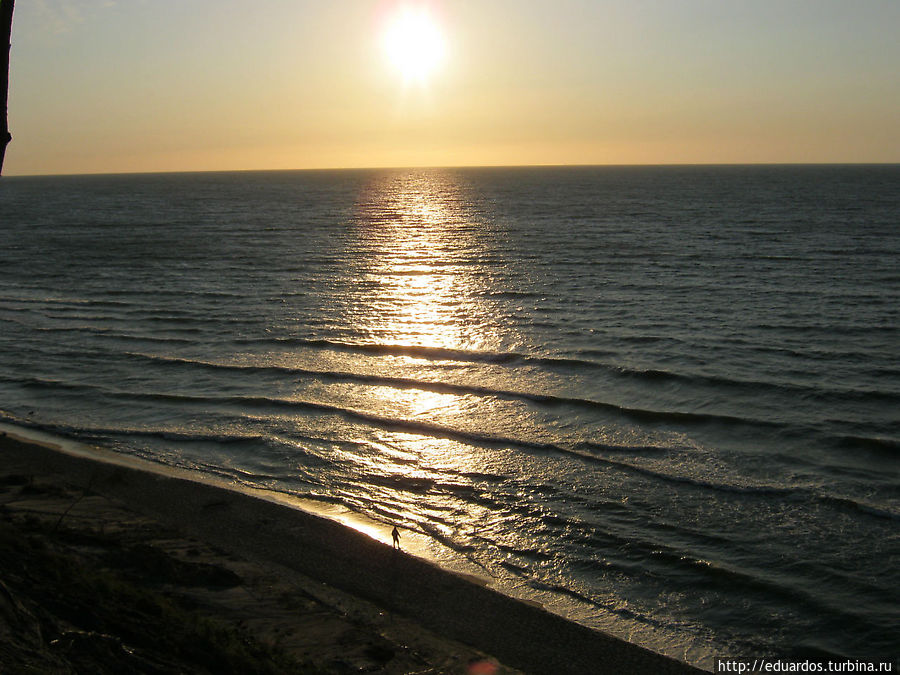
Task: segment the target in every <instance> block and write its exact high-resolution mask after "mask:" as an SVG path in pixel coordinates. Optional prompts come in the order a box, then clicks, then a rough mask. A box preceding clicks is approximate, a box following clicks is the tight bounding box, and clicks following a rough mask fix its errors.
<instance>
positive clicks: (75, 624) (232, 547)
mask: <svg viewBox="0 0 900 675" xmlns="http://www.w3.org/2000/svg"><path fill="white" fill-rule="evenodd" d="M0 448H2V450H0V451H2V467H3V468H2V477H0V484H2V487H0V494H2V504H3V506H2V522H3V527H4V530H3V537H4V540H5V542H6V543H5V545H4V549H5V550H4V553H3V557H2V561H3V563H4V569H3V570H2V577H0V578H2V579H3V583H4V586H3V588H2V591H3V595H4V598H3V603H4V606H3V613H2V617H3V622H4V623H3V624H2V625H0V632H2V633H3V634H4V635H5V639H4V640H3V641H2V642H3V644H4V645H5V646H4V647H2V649H3V650H4V651H3V652H2V654H0V657H2V660H3V662H4V664H6V667H7V668H9V670H8V671H6V670H4V672H34V671H33V670H29V667H31V668H37V672H72V670H71V669H72V667H73V666H72V664H73V663H74V664H76V665H77V666H78V667H80V668H81V669H84V668H94V669H95V672H107V671H109V672H113V671H114V670H115V669H116V667H118V668H121V667H128V668H131V669H132V670H133V672H179V671H181V670H183V669H193V670H195V671H196V672H202V667H200V668H199V669H198V668H197V665H196V663H197V662H192V661H190V660H189V657H190V655H187V656H185V655H184V654H179V653H176V652H177V650H175V649H174V648H173V649H171V651H170V649H169V645H168V643H163V644H158V645H156V648H155V649H154V648H153V645H152V644H150V645H143V646H135V644H134V639H136V638H131V637H129V635H130V634H129V631H131V632H134V630H135V629H134V626H133V625H130V624H128V621H126V619H125V617H126V615H127V616H131V615H133V614H134V612H136V611H137V609H138V608H136V607H127V605H126V608H125V609H122V608H121V607H120V608H119V609H118V610H116V611H118V612H120V616H121V617H122V621H121V622H117V621H116V619H115V617H113V619H109V618H107V619H105V623H103V624H102V625H103V629H102V630H97V628H96V626H95V625H93V624H91V621H94V622H96V621H98V620H99V619H98V618H97V614H98V612H97V611H94V608H96V607H103V606H105V604H106V598H103V597H91V598H89V606H90V611H88V610H87V609H85V610H83V614H79V613H78V611H76V610H73V609H72V608H73V607H75V606H76V605H75V604H73V603H75V602H76V600H77V598H75V596H77V594H78V592H79V589H80V588H81V586H80V585H79V584H73V585H71V586H69V587H67V588H66V589H65V590H63V591H62V593H63V595H66V594H68V593H71V594H72V595H73V599H72V603H69V604H68V605H67V603H65V602H63V600H62V599H61V598H60V597H54V598H52V600H49V601H48V600H47V599H46V598H42V597H41V593H40V591H39V589H40V588H42V587H45V586H46V584H48V583H51V581H50V580H42V579H41V578H39V577H40V572H41V565H36V564H34V563H33V562H32V563H31V564H30V565H29V566H28V569H26V570H24V571H23V569H22V568H23V563H22V561H21V560H19V559H18V558H17V557H16V556H13V555H12V554H11V550H15V551H17V555H18V554H21V552H22V551H28V550H30V549H32V548H37V549H39V550H40V551H42V552H43V554H47V551H51V552H52V553H53V555H54V556H63V557H64V558H66V559H68V560H70V561H71V560H74V561H75V562H74V563H72V564H74V565H75V566H79V565H80V566H82V567H86V568H88V569H90V570H92V571H94V572H96V570H98V569H102V570H104V571H105V573H108V574H111V575H113V576H116V577H117V578H118V577H122V578H125V579H130V583H134V584H138V585H139V586H142V587H144V588H151V589H153V590H154V592H156V593H159V594H161V595H162V596H163V597H164V598H166V599H167V600H166V601H167V602H168V601H169V600H170V599H173V598H174V599H175V600H177V602H178V603H182V604H184V603H186V604H187V605H189V606H190V607H191V608H192V610H193V611H195V612H200V614H201V615H208V616H212V617H215V619H214V620H215V621H216V622H221V623H222V628H221V630H223V631H225V632H226V633H229V631H231V632H230V633H229V634H230V635H232V636H235V635H236V636H238V637H237V638H233V639H235V640H236V641H237V642H239V643H241V644H243V645H251V646H252V648H248V650H249V651H247V650H245V651H246V653H244V652H242V653H241V654H239V655H238V656H235V657H233V658H234V659H245V660H246V661H243V662H242V663H244V666H243V667H242V669H244V670H245V671H246V667H247V666H246V663H252V664H255V665H254V666H253V667H254V668H255V667H257V665H258V667H259V668H260V670H258V671H257V672H385V673H411V672H416V673H445V672H446V673H466V672H497V673H514V672H532V673H550V672H553V673H602V672H617V673H644V672H654V673H689V672H700V671H697V670H695V669H693V668H691V667H689V666H686V665H684V664H681V663H679V662H677V661H674V660H672V659H669V658H666V657H662V656H659V655H656V654H654V653H652V652H650V651H647V650H645V649H643V648H640V647H637V646H635V645H631V644H629V643H627V642H624V641H621V640H618V639H614V638H611V637H607V636H605V635H603V634H601V633H599V632H596V631H592V630H589V629H587V628H585V627H582V626H579V625H576V624H574V623H571V622H568V621H566V620H564V619H562V618H560V617H558V616H555V615H553V614H550V613H548V612H546V611H544V610H543V609H541V608H540V607H537V606H534V605H531V604H528V603H523V602H519V601H515V600H513V599H510V598H508V597H505V596H503V595H501V594H499V593H497V592H495V591H493V590H491V589H489V588H487V587H486V586H485V585H484V584H483V583H481V582H479V581H478V580H473V579H469V578H463V577H462V576H459V575H455V574H452V573H450V572H447V571H444V570H441V569H439V568H438V567H437V566H435V565H433V564H431V563H430V562H428V561H425V560H422V559H419V558H416V557H414V556H412V555H409V554H407V553H405V552H402V551H397V550H393V549H392V548H391V547H390V546H388V545H385V544H384V543H382V542H380V541H376V540H375V539H373V538H371V537H369V536H367V535H366V534H363V533H361V532H358V531H354V530H353V529H351V528H348V527H345V526H343V525H341V524H339V523H336V522H333V521H330V520H328V519H325V518H322V517H320V516H317V515H314V514H311V513H308V512H304V511H301V510H298V509H295V508H291V507H289V506H287V505H284V504H279V503H276V502H273V501H268V500H265V499H261V498H259V497H258V496H253V495H250V494H246V493H242V492H240V491H235V490H228V489H225V488H223V487H220V486H216V485H212V484H209V483H205V482H198V481H195V480H191V479H190V478H189V477H186V476H183V475H174V474H173V473H172V472H168V473H166V472H163V471H151V470H148V469H149V468H152V467H149V466H148V467H141V466H139V465H138V464H137V463H135V462H131V461H121V460H120V461H117V460H116V458H115V457H114V456H113V453H104V452H103V451H102V450H101V449H97V450H96V451H94V452H92V453H85V454H82V455H80V456H76V455H74V454H70V453H68V452H66V451H64V450H63V449H62V448H61V447H50V445H49V444H44V443H36V442H34V441H30V440H28V439H25V438H24V437H18V436H14V435H12V434H9V433H7V434H5V435H4V436H3V437H2V438H0ZM35 542H38V543H35ZM43 554H42V555H43ZM67 564H68V563H67ZM17 565H18V566H19V567H18V568H17V567H16V566H17ZM57 566H58V565H57ZM50 567H52V566H48V569H49V568H50ZM17 570H18V573H17ZM48 574H50V573H49V572H48ZM100 588H103V589H109V588H117V586H110V584H108V583H106V584H101V586H100ZM82 591H83V589H82ZM110 592H112V591H110ZM92 593H98V592H97V591H92ZM118 595H119V596H121V597H123V598H125V600H126V603H127V599H128V598H129V597H130V596H129V595H128V594H127V593H125V594H122V593H121V592H119V593H118ZM120 600H121V598H120ZM135 602H137V601H135ZM141 602H145V601H141ZM48 603H49V605H52V606H47V605H48ZM139 604H140V603H139ZM57 605H59V606H68V614H67V613H66V612H65V611H61V610H58V607H57ZM54 607H57V610H58V611H56V614H55V615H54V614H53V612H54ZM126 610H127V611H126ZM132 610H133V611H132ZM79 617H80V618H82V619H83V623H84V625H79ZM118 623H121V624H122V625H121V626H118V625H117V624H118ZM119 627H121V628H122V630H121V631H119V632H118V634H117V628H119ZM147 629H148V627H147V626H146V625H143V626H141V629H140V630H141V631H144V633H145V635H144V638H143V639H144V640H145V641H146V640H147V634H146V630H147ZM221 642H222V641H221V639H218V640H214V641H213V645H214V646H212V647H210V648H209V650H210V651H212V652H213V654H214V655H215V652H216V650H217V647H216V646H215V645H219V644H220V643H221ZM223 649H224V647H223ZM260 649H263V650H270V651H259V650H260ZM254 650H256V651H254ZM193 658H201V657H199V656H196V655H195V656H194V657H193ZM202 658H207V659H208V658H211V657H210V656H209V655H208V654H207V655H206V656H205V657H202ZM179 659H188V660H187V661H186V662H180V661H179ZM247 659H249V660H247ZM192 664H193V665H192ZM285 664H287V665H285ZM206 667H209V666H206ZM17 668H18V670H17ZM264 668H271V669H270V670H266V669H264ZM304 669H305V670H304ZM479 669H480V670H479ZM215 670H217V671H218V672H228V671H227V670H225V666H224V665H223V664H219V666H218V667H215ZM234 672H237V671H234Z"/></svg>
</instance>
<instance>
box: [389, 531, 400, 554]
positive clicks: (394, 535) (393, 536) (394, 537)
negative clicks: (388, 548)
mask: <svg viewBox="0 0 900 675" xmlns="http://www.w3.org/2000/svg"><path fill="white" fill-rule="evenodd" d="M391 539H392V540H393V542H394V543H393V547H394V548H396V549H397V550H398V551H399V550H400V531H399V530H398V529H397V526H396V525H394V529H393V530H391Z"/></svg>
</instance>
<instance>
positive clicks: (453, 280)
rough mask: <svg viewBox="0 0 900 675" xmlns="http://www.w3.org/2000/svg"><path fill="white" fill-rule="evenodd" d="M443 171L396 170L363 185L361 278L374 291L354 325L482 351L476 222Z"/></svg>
mask: <svg viewBox="0 0 900 675" xmlns="http://www.w3.org/2000/svg"><path fill="white" fill-rule="evenodd" d="M465 203H466V200H465V197H464V195H463V194H462V191H461V189H460V187H459V185H457V184H456V183H454V182H453V180H452V176H451V175H449V174H444V173H436V172H423V173H418V174H416V173H403V174H398V175H394V176H390V177H388V178H384V177H382V178H381V180H379V181H377V182H375V184H373V185H370V186H369V188H368V189H367V190H366V191H365V193H364V196H363V199H362V200H361V203H360V205H359V217H358V222H359V223H360V228H361V233H360V234H361V240H360V242H361V244H362V246H363V247H364V251H362V253H363V255H364V258H363V259H364V261H365V262H364V267H363V269H362V270H361V281H362V283H363V284H364V285H365V286H366V287H367V288H372V289H374V293H373V294H372V296H371V297H369V298H368V302H367V304H368V311H367V312H365V313H363V315H362V316H361V317H357V318H358V319H362V323H363V325H362V326H360V327H361V328H362V329H364V330H365V331H366V332H367V333H368V334H370V335H371V336H372V337H373V338H374V339H376V340H378V341H379V342H382V343H386V344H394V345H407V346H416V347H430V348H441V349H453V350H465V349H486V348H490V347H491V346H492V345H491V343H492V338H491V335H490V334H488V333H487V331H485V330H483V327H484V319H485V317H486V315H487V313H486V311H485V308H484V307H483V303H481V302H479V296H478V289H479V281H478V278H477V274H476V271H477V264H476V263H477V255H478V254H477V251H478V248H479V242H478V239H477V232H476V227H477V224H476V223H474V222H473V220H472V219H471V218H470V217H468V214H466V212H465V209H464V205H465Z"/></svg>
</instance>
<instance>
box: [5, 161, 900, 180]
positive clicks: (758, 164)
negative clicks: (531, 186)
mask: <svg viewBox="0 0 900 675" xmlns="http://www.w3.org/2000/svg"><path fill="white" fill-rule="evenodd" d="M753 166H755V167H767V166H768V167H778V166H783V167H792V166H793V167H801V166H809V167H815V166H820V167H826V166H848V167H849V166H860V167H861V166H900V161H897V162H669V163H665V162H663V163H620V164H591V163H573V164H556V163H548V164H458V165H452V164H448V165H415V164H409V165H395V166H321V167H305V168H295V169H188V170H178V169H172V170H166V169H163V170H159V171H88V172H84V173H30V174H15V173H14V174H9V173H5V174H2V175H0V179H3V178H63V177H78V176H164V175H179V174H212V173H300V172H310V173H312V172H317V171H318V172H324V171H348V172H349V171H404V170H406V171H412V170H419V171H435V170H460V169H564V168H572V169H577V168H610V169H615V168H647V169H650V168H679V167H681V168H690V167H697V168H700V167H723V168H725V167H753Z"/></svg>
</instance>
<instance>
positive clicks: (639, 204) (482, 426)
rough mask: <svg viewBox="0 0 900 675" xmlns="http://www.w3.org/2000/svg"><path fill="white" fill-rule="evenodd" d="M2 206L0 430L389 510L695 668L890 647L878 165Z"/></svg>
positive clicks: (394, 182) (898, 477) (889, 472)
mask: <svg viewBox="0 0 900 675" xmlns="http://www.w3.org/2000/svg"><path fill="white" fill-rule="evenodd" d="M0 203H2V205H3V206H2V208H3V216H2V218H3V221H2V227H0V244H2V245H0V281H2V283H0V326H2V331H0V344H2V349H0V401H2V403H0V407H2V416H0V419H2V420H3V421H7V422H14V423H19V424H28V425H31V426H36V427H40V428H43V429H47V430H53V431H57V432H63V433H65V434H69V435H71V436H74V437H76V438H78V439H81V440H84V441H87V442H91V443H99V444H103V445H106V446H109V447H112V448H113V449H115V450H117V451H119V452H122V453H127V454H132V455H136V456H140V457H145V458H149V459H151V460H154V461H157V462H161V463H164V464H168V465H174V466H180V467H187V468H191V469H194V470H197V471H201V472H205V473H209V474H213V475H216V476H220V477H224V478H226V479H229V480H232V481H234V482H235V483H238V484H243V485H252V486H257V487H262V488H267V489H271V490H276V491H280V492H284V493H289V494H294V495H300V496H303V497H307V498H311V499H314V500H319V501H322V502H326V503H329V504H338V505H341V506H343V507H345V508H347V509H350V510H352V511H355V512H358V513H360V514H363V515H365V516H367V517H369V518H372V519H375V520H378V521H381V522H383V523H384V524H385V525H393V524H396V525H398V526H400V527H401V528H403V532H404V537H405V538H406V537H413V538H417V540H420V541H422V542H424V544H423V546H424V549H423V550H425V551H427V554H428V555H430V556H432V557H433V558H435V559H436V560H438V561H439V562H440V563H441V564H443V565H446V566H448V567H451V568H454V569H459V570H464V571H467V572H472V573H477V574H479V575H481V576H483V577H485V578H487V579H490V580H491V582H492V583H493V584H495V585H496V586H497V587H498V588H500V589H501V590H503V591H504V592H507V593H509V594H511V595H515V596H517V597H523V598H527V599H532V600H535V601H538V602H541V603H543V604H545V605H547V606H548V607H550V608H551V609H553V610H554V611H557V612H560V613H562V614H564V615H566V616H569V617H571V618H572V619H573V620H576V621H579V622H581V623H584V624H587V625H589V626H592V627H597V628H601V629H603V630H606V631H610V632H612V633H615V634H617V635H620V636H623V637H626V638H628V639H631V640H633V641H636V642H638V643H640V644H644V645H646V646H648V647H650V648H652V649H655V650H658V651H662V652H665V653H667V654H670V655H673V656H676V657H679V658H683V659H686V660H688V661H689V662H692V663H696V664H700V665H705V666H709V665H710V664H711V659H712V656H713V655H716V654H718V655H726V654H727V655H751V656H759V655H765V654H769V655H781V656H785V655H795V656H803V655H826V654H827V655H832V656H837V657H857V658H863V657H866V658H876V657H884V658H888V659H892V658H894V657H895V655H896V654H895V650H896V626H897V619H898V614H897V608H898V607H900V597H898V591H897V589H898V588H900V576H898V568H897V565H896V559H897V558H896V556H897V553H898V538H897V537H898V530H897V522H898V518H900V463H898V451H900V423H898V418H897V410H898V409H900V407H898V405H900V369H898V363H900V359H898V356H900V353H898V350H900V340H898V337H900V336H898V325H900V322H898V318H900V317H898V312H900V276H898V272H897V261H898V259H900V255H898V254H900V230H898V227H897V223H898V217H900V168H898V167H896V166H815V167H814V166H809V167H803V166H794V167H790V166H782V167H765V166H755V167H738V166H734V167H682V168H663V167H659V168H653V167H644V168H591V167H582V168H548V169H543V168H541V169H538V168H531V169H529V168H520V169H445V170H440V169H433V170H359V171H311V172H260V173H216V174H212V173H211V174H157V175H128V176H124V175H123V176H115V175H112V176H93V177H74V176H73V177H55V178H52V177H45V178H38V177H35V178H23V177H12V178H4V180H3V181H2V183H0ZM406 540H407V539H404V541H406Z"/></svg>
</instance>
